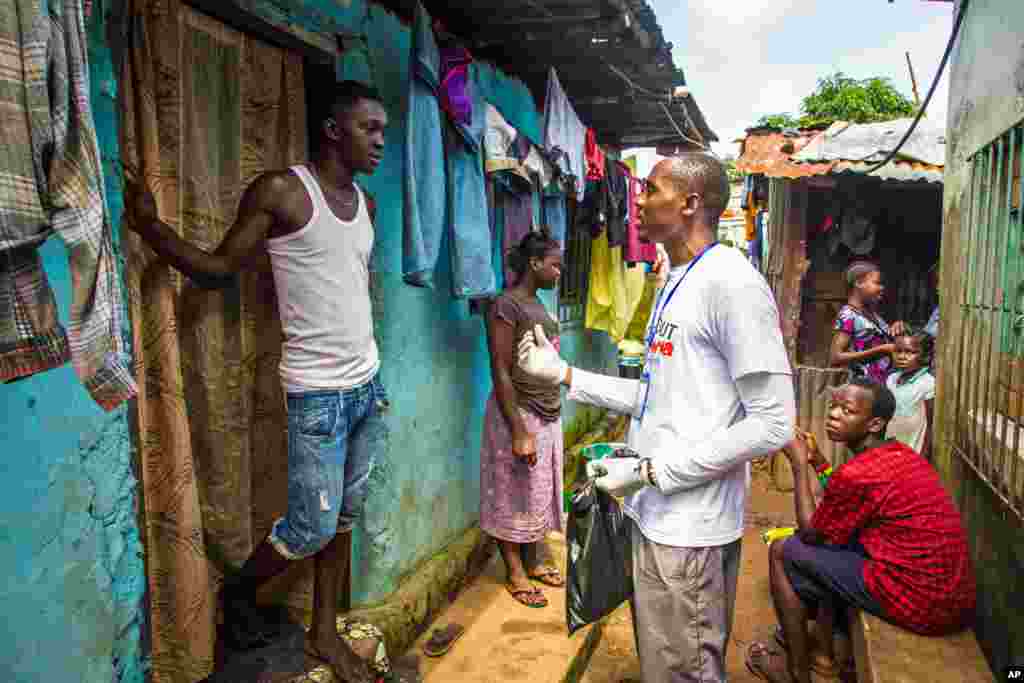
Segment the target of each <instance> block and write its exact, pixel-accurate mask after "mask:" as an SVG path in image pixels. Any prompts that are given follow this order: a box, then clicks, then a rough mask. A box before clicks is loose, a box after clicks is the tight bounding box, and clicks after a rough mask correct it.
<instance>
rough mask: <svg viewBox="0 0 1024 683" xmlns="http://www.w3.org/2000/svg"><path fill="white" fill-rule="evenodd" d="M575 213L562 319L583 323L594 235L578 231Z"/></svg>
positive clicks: (563, 287) (566, 261)
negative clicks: (592, 236) (575, 225)
mask: <svg viewBox="0 0 1024 683" xmlns="http://www.w3.org/2000/svg"><path fill="white" fill-rule="evenodd" d="M570 205H575V202H570ZM574 213H575V212H574V211H572V210H571V209H570V210H569V211H568V214H569V220H568V225H569V227H568V229H567V230H566V236H565V253H564V254H563V257H562V262H563V264H564V265H563V270H562V277H561V279H560V281H559V285H558V320H559V322H561V323H576V322H580V323H581V322H583V318H584V314H585V313H586V305H587V290H588V284H589V282H590V244H591V240H590V235H589V234H587V232H586V231H585V230H577V229H575V227H574V223H575V215H574Z"/></svg>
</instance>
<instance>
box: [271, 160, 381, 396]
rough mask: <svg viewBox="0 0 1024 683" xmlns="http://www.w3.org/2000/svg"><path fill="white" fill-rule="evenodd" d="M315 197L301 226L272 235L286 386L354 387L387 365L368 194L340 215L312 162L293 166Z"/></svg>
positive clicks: (359, 192) (301, 388)
mask: <svg viewBox="0 0 1024 683" xmlns="http://www.w3.org/2000/svg"><path fill="white" fill-rule="evenodd" d="M291 170H292V172H293V173H295V175H297V176H298V177H299V179H300V180H301V181H302V184H303V185H304V186H305V187H306V192H307V193H308V194H309V198H310V200H312V202H313V216H312V218H310V219H309V223H307V224H306V225H305V226H304V227H303V228H302V229H301V230H299V231H298V232H294V233H292V234H290V235H285V236H283V237H276V238H273V239H268V240H267V251H268V252H269V253H270V263H271V265H272V267H273V271H274V284H275V285H276V287H277V305H278V311H279V313H280V316H281V326H282V328H283V329H284V336H285V341H284V349H283V353H282V354H281V367H280V371H281V380H282V383H283V384H284V389H285V391H292V392H295V391H310V390H316V389H339V390H342V389H351V388H352V387H356V386H359V385H360V384H365V383H366V382H368V381H369V380H371V379H372V378H373V376H374V374H375V373H376V372H377V369H378V367H379V366H380V359H379V356H378V352H377V342H376V340H375V339H374V337H373V311H372V307H371V304H370V270H369V264H370V252H371V250H372V249H373V224H372V223H371V222H370V215H369V213H368V212H367V209H366V197H365V196H364V195H363V192H362V190H360V189H359V187H358V185H357V186H356V196H357V198H358V202H359V207H358V209H357V211H356V216H355V218H354V219H353V220H351V221H343V220H341V219H340V218H338V217H337V216H336V215H335V214H334V212H333V211H332V210H331V208H330V207H329V206H328V205H327V201H326V200H325V199H324V195H323V192H322V191H321V190H320V185H319V183H317V181H316V179H315V178H314V177H313V175H312V174H311V173H310V172H309V170H308V169H307V168H306V167H305V166H293V167H292V169H291Z"/></svg>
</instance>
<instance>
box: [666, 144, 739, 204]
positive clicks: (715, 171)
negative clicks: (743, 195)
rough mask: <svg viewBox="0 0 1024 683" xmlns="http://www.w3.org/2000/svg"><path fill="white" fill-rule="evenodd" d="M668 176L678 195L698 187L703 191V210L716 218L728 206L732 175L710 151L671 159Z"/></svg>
mask: <svg viewBox="0 0 1024 683" xmlns="http://www.w3.org/2000/svg"><path fill="white" fill-rule="evenodd" d="M669 169H670V170H669V176H670V178H671V180H672V183H673V184H674V185H675V187H676V190H677V191H678V192H686V191H688V190H689V191H691V192H692V191H693V190H692V188H693V187H694V186H695V185H699V186H700V188H701V189H702V192H701V194H702V198H703V201H704V208H706V209H707V210H708V211H709V212H711V213H713V214H714V215H715V217H716V218H718V217H720V216H721V215H722V212H723V211H725V209H726V207H727V206H728V205H729V192H730V189H729V176H728V174H726V172H725V164H723V163H722V161H721V160H720V159H719V158H718V157H716V156H714V155H712V154H708V153H707V152H686V153H684V154H680V155H679V156H675V157H672V158H671V159H670V160H669Z"/></svg>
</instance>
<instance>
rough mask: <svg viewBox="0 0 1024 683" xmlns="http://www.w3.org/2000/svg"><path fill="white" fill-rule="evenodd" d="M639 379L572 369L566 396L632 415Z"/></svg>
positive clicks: (572, 399)
mask: <svg viewBox="0 0 1024 683" xmlns="http://www.w3.org/2000/svg"><path fill="white" fill-rule="evenodd" d="M639 388H640V381H639V380H635V379H625V378H623V377H609V376H608V375H601V374H598V373H596V372H587V371H586V370H580V369H579V368H573V369H572V386H570V387H569V393H568V394H566V398H567V399H569V400H570V401H577V402H579V403H588V404H590V405H592V406H598V407H599V408H607V409H609V410H612V411H615V412H616V413H621V414H623V415H632V414H633V409H634V408H635V406H636V395H637V391H638V390H639Z"/></svg>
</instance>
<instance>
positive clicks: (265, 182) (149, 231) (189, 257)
mask: <svg viewBox="0 0 1024 683" xmlns="http://www.w3.org/2000/svg"><path fill="white" fill-rule="evenodd" d="M288 175H289V174H287V173H265V174H263V175H261V176H260V177H258V178H257V179H256V180H255V181H253V182H252V184H250V185H249V187H248V188H246V190H245V193H244V194H243V195H242V201H241V204H240V205H239V208H238V218H237V219H236V220H235V223H234V225H232V226H231V228H230V229H229V230H228V233H227V235H225V236H224V239H223V240H222V241H221V243H220V245H219V246H218V247H217V248H216V249H215V250H214V251H213V252H207V251H204V250H203V249H200V248H199V247H196V246H195V245H193V244H190V243H189V242H187V241H185V240H184V239H182V238H181V236H179V235H178V233H177V232H175V231H174V229H173V228H171V227H170V226H169V225H167V224H166V223H163V222H162V221H161V220H160V218H159V215H158V214H157V211H156V202H155V201H154V199H153V196H152V195H151V194H150V193H149V191H148V190H145V189H142V188H140V187H139V186H138V185H135V184H129V185H128V186H127V187H126V188H125V196H126V199H127V201H126V211H125V213H126V216H125V218H126V224H127V225H128V226H129V227H130V228H131V229H132V230H133V231H135V232H136V233H138V234H139V236H140V237H142V239H143V241H144V242H145V243H146V244H147V245H149V247H150V248H152V249H153V251H155V252H156V253H157V255H159V256H160V258H161V259H163V260H164V261H166V262H167V263H169V264H170V265H171V266H173V267H174V268H176V269H177V270H179V271H181V272H182V273H184V274H185V275H186V276H187V277H188V278H189V279H190V280H192V281H194V282H195V283H196V284H198V285H199V286H200V287H204V288H208V289H216V288H219V287H224V286H227V285H228V284H229V283H230V282H231V280H232V278H233V276H234V275H235V274H236V273H238V272H240V271H241V270H242V269H243V267H244V265H245V263H246V261H247V260H248V259H249V258H250V257H251V255H252V254H253V252H255V251H256V249H257V248H258V247H259V245H260V243H262V242H263V240H264V239H266V237H267V235H268V234H269V232H270V229H271V227H272V226H273V225H274V222H275V220H278V216H279V213H280V212H279V211H278V210H277V207H278V205H279V203H280V202H281V199H282V197H284V196H286V195H287V192H288V190H289V183H288V177H287V176H288Z"/></svg>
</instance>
